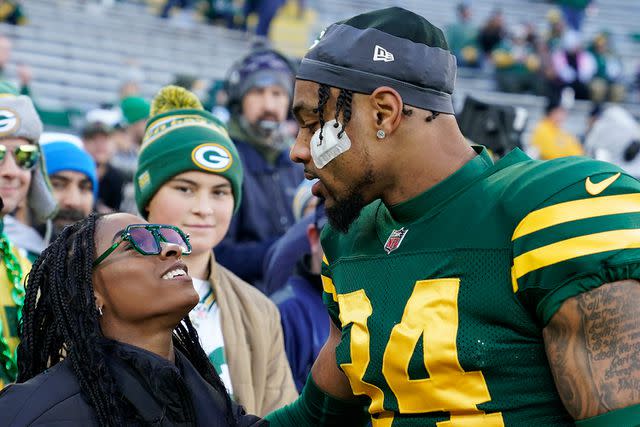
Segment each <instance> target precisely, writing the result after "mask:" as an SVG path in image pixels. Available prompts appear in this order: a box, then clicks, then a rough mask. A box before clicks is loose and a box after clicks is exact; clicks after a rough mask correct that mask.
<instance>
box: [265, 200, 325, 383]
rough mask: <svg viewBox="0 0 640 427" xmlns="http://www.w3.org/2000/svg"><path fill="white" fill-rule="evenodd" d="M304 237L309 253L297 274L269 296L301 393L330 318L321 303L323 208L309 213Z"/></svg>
mask: <svg viewBox="0 0 640 427" xmlns="http://www.w3.org/2000/svg"><path fill="white" fill-rule="evenodd" d="M312 216H313V222H312V223H311V224H309V225H308V227H307V230H306V232H307V233H306V237H307V240H308V242H309V248H310V251H309V252H308V253H304V255H302V257H301V258H299V259H298V262H297V264H296V272H295V274H293V275H292V276H291V277H289V279H288V280H287V282H286V284H285V286H284V287H283V288H282V289H280V290H279V291H278V292H276V293H274V294H273V295H272V296H271V299H272V301H273V302H275V303H276V304H277V306H278V309H279V310H280V317H281V319H282V331H283V333H284V346H285V350H286V352H287V357H288V359H289V365H290V366H291V371H292V372H293V379H294V381H295V383H296V387H297V388H298V391H302V387H303V386H304V384H305V382H306V380H307V376H308V375H309V372H310V371H311V366H312V365H313V362H314V361H315V360H316V357H318V353H319V352H320V349H321V348H322V346H323V345H324V343H325V342H326V340H327V338H328V337H329V321H330V320H329V316H328V314H327V310H326V308H325V306H324V304H323V302H322V279H321V277H320V273H321V269H322V257H323V252H322V246H320V232H321V231H322V227H323V226H324V224H325V223H326V217H325V215H324V206H323V205H322V204H320V205H318V206H317V207H316V209H315V210H314V212H313V213H312Z"/></svg>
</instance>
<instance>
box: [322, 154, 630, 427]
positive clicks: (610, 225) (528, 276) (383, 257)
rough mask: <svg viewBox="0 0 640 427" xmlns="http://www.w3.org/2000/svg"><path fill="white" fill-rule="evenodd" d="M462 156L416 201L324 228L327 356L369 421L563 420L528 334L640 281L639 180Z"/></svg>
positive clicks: (577, 162)
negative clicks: (608, 288)
mask: <svg viewBox="0 0 640 427" xmlns="http://www.w3.org/2000/svg"><path fill="white" fill-rule="evenodd" d="M476 150H477V151H478V152H479V155H478V156H476V157H475V158H474V159H473V160H471V161H470V162H469V163H467V164H466V165H465V166H464V167H463V168H461V169H460V170H458V171H457V172H456V173H455V174H453V175H452V176H450V177H449V178H447V179H446V180H445V181H443V182H441V183H439V184H437V185H436V186H435V187H433V188H431V189H429V190H428V191H427V192H425V193H423V194H421V195H419V196H417V197H416V198H414V199H411V200H409V201H406V202H404V203H401V204H399V205H396V206H393V207H391V208H388V207H386V206H385V205H384V204H383V203H382V202H380V201H376V202H373V203H371V204H370V205H368V206H367V207H366V208H365V209H364V210H363V211H362V213H361V215H360V217H359V218H358V219H357V220H356V222H354V224H353V225H352V226H351V228H350V230H349V232H348V233H346V234H341V233H338V232H336V231H335V230H333V229H331V227H330V226H327V227H325V230H324V231H323V234H322V245H323V248H324V250H325V255H326V256H325V261H324V263H323V285H324V291H325V293H324V299H325V303H326V304H327V307H328V310H329V314H330V315H331V318H332V320H333V322H334V323H335V324H336V325H337V326H338V328H339V329H341V331H342V339H341V342H340V344H339V345H338V348H337V350H336V356H337V361H338V364H339V366H340V369H341V370H342V371H343V372H344V373H345V374H346V376H347V377H348V379H349V381H350V383H351V387H352V389H353V392H354V394H356V395H363V396H364V398H365V399H366V400H367V402H368V403H369V412H370V413H371V417H372V423H373V426H374V427H383V426H384V427H389V426H393V427H404V426H438V427H472V426H473V427H475V426H478V427H480V426H482V427H496V426H566V425H573V424H574V423H573V421H572V419H571V417H570V416H569V414H568V413H567V411H566V410H565V408H564V406H563V404H562V402H561V400H560V397H559V395H558V393H557V390H556V387H555V384H554V381H553V377H552V374H551V370H550V368H549V364H548V361H547V357H546V354H545V348H544V342H543V339H542V329H543V328H544V326H545V325H546V324H547V323H548V322H549V320H550V319H551V317H552V316H553V314H554V313H555V312H556V311H557V310H558V309H559V307H560V305H561V304H562V302H563V301H565V300H566V299H567V298H570V297H572V296H575V295H578V294H580V293H581V292H585V291H587V290H589V289H593V288H595V287H597V286H600V285H601V284H603V283H608V282H613V281H616V280H623V279H628V278H640V193H639V192H638V191H639V190H640V183H638V181H636V180H635V179H633V178H632V177H630V176H628V175H626V174H625V173H624V172H623V171H622V170H620V169H619V168H617V167H615V166H613V165H610V164H607V163H602V162H597V161H594V160H589V159H586V158H577V157H573V158H565V159H559V160H554V161H547V162H543V161H535V160H531V159H530V158H528V157H527V156H526V155H525V154H524V153H522V152H521V151H520V150H515V151H514V152H512V153H511V154H509V155H507V156H506V157H505V158H504V159H502V160H501V161H499V162H498V163H497V164H495V165H494V164H493V162H492V161H491V158H490V156H489V155H488V154H487V153H486V150H484V149H482V148H481V147H476Z"/></svg>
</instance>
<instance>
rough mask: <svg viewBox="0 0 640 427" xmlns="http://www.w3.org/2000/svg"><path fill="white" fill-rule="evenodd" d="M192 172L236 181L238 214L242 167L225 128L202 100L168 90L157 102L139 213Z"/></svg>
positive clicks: (141, 175) (141, 173) (143, 156)
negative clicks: (175, 180)
mask: <svg viewBox="0 0 640 427" xmlns="http://www.w3.org/2000/svg"><path fill="white" fill-rule="evenodd" d="M187 171H200V172H207V173H213V174H217V175H220V176H223V177H225V178H227V179H228V180H229V182H230V183H231V189H232V191H233V197H234V212H237V210H238V207H239V206H240V200H241V199H242V163H241V162H240V156H239V155H238V151H237V150H236V147H235V145H234V144H233V142H231V139H230V138H229V134H228V133H227V129H226V128H225V126H224V124H223V123H222V122H221V121H220V120H218V119H217V118H215V117H214V116H213V115H211V114H210V113H208V112H207V111H205V110H204V109H203V107H202V104H201V103H200V101H199V100H198V98H197V97H196V96H195V95H194V94H193V93H191V92H189V91H188V90H186V89H184V88H181V87H178V86H166V87H164V88H162V89H161V90H160V92H158V94H157V95H156V97H155V98H154V100H153V102H152V103H151V117H150V118H149V121H148V122H147V127H146V130H145V134H144V138H143V139H142V146H141V148H140V155H139V158H138V169H137V170H136V174H135V178H134V185H135V196H136V204H137V206H138V211H139V212H140V213H141V214H142V215H143V216H144V217H145V218H146V217H147V215H148V213H147V212H146V207H147V205H148V204H149V202H150V201H151V198H152V197H153V196H154V194H156V192H157V191H158V190H159V189H160V187H162V185H163V184H164V183H165V182H167V181H168V180H170V179H171V178H173V177H174V176H176V175H178V174H181V173H183V172H187Z"/></svg>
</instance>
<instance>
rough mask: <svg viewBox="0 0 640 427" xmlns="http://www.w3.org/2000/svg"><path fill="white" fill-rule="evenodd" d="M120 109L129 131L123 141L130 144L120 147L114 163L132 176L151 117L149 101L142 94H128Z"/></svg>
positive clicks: (127, 174)
mask: <svg viewBox="0 0 640 427" xmlns="http://www.w3.org/2000/svg"><path fill="white" fill-rule="evenodd" d="M120 109H121V111H122V117H123V118H124V126H125V129H126V133H127V139H126V140H123V142H127V143H128V145H123V146H122V147H119V149H118V151H116V153H115V154H114V156H113V160H112V164H113V166H114V167H116V168H118V169H120V171H121V172H122V173H123V174H124V175H125V176H126V177H127V178H131V177H132V176H133V174H134V173H135V171H136V164H137V161H138V150H139V149H140V144H142V137H143V136H144V128H145V126H146V123H147V118H149V101H147V100H146V99H144V98H142V97H140V96H133V95H132V96H127V97H125V98H123V99H122V101H120Z"/></svg>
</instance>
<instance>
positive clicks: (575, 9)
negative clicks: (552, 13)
mask: <svg viewBox="0 0 640 427" xmlns="http://www.w3.org/2000/svg"><path fill="white" fill-rule="evenodd" d="M592 1H593V0H556V2H557V3H558V5H559V6H560V8H561V9H562V14H563V16H564V20H565V21H566V23H567V24H569V27H571V29H572V30H574V31H580V30H581V29H582V21H583V20H584V16H585V12H586V10H587V8H588V7H589V5H590V4H591V2H592Z"/></svg>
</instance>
